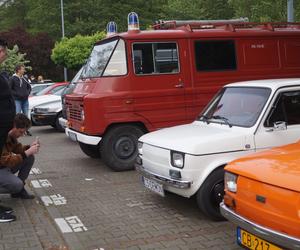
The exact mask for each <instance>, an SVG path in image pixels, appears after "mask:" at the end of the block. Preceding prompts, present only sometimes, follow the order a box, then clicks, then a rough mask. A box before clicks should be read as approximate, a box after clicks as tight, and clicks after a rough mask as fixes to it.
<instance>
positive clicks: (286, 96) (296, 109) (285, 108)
mask: <svg viewBox="0 0 300 250" xmlns="http://www.w3.org/2000/svg"><path fill="white" fill-rule="evenodd" d="M278 121H285V122H286V123H287V125H295V124H300V92H299V91H297V92H286V93H283V94H281V95H280V97H279V99H278V100H277V102H276V104H275V106H274V107H273V109H272V110H271V112H270V114H269V116H268V118H267V120H266V121H265V124H264V125H265V126H266V127H272V126H273V124H274V123H275V122H278Z"/></svg>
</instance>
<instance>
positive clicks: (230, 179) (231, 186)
mask: <svg viewBox="0 0 300 250" xmlns="http://www.w3.org/2000/svg"><path fill="white" fill-rule="evenodd" d="M237 177H238V176H237V175H236V174H233V173H229V172H225V177H224V182H225V189H226V190H228V191H229V192H233V193H236V191H237Z"/></svg>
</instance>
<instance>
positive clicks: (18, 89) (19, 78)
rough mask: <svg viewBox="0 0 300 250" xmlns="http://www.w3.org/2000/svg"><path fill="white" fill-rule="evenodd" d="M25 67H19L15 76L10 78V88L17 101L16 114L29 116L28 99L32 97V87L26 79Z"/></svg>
mask: <svg viewBox="0 0 300 250" xmlns="http://www.w3.org/2000/svg"><path fill="white" fill-rule="evenodd" d="M24 73H25V66H24V65H17V66H16V69H15V74H13V76H12V77H11V78H10V81H9V86H10V88H11V91H12V95H13V97H14V99H15V104H16V112H17V113H23V114H25V115H27V116H29V114H28V107H29V103H28V97H29V95H30V91H31V86H30V83H29V82H28V81H27V80H26V79H25V78H24Z"/></svg>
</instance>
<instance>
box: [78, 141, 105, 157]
mask: <svg viewBox="0 0 300 250" xmlns="http://www.w3.org/2000/svg"><path fill="white" fill-rule="evenodd" d="M78 143H79V147H80V149H81V150H82V152H83V153H85V154H86V155H87V156H89V157H91V158H101V155H100V152H99V148H98V146H94V145H89V144H85V143H82V142H78Z"/></svg>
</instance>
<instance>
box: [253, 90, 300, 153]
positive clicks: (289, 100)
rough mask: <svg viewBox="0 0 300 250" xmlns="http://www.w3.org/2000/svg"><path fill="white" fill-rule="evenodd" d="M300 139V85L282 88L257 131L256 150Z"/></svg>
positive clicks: (255, 138)
mask: <svg viewBox="0 0 300 250" xmlns="http://www.w3.org/2000/svg"><path fill="white" fill-rule="evenodd" d="M274 124H276V125H275V127H274ZM299 139H300V87H294V88H284V89H280V90H278V91H277V93H276V95H275V96H274V98H273V100H272V102H271V105H270V106H269V107H268V109H267V112H266V114H265V116H264V118H263V119H262V122H261V124H260V125H259V127H258V129H257V131H256V133H255V136H254V140H255V146H256V150H261V149H266V148H271V147H275V146H280V145H284V144H289V143H293V142H296V141H298V140H299Z"/></svg>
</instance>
